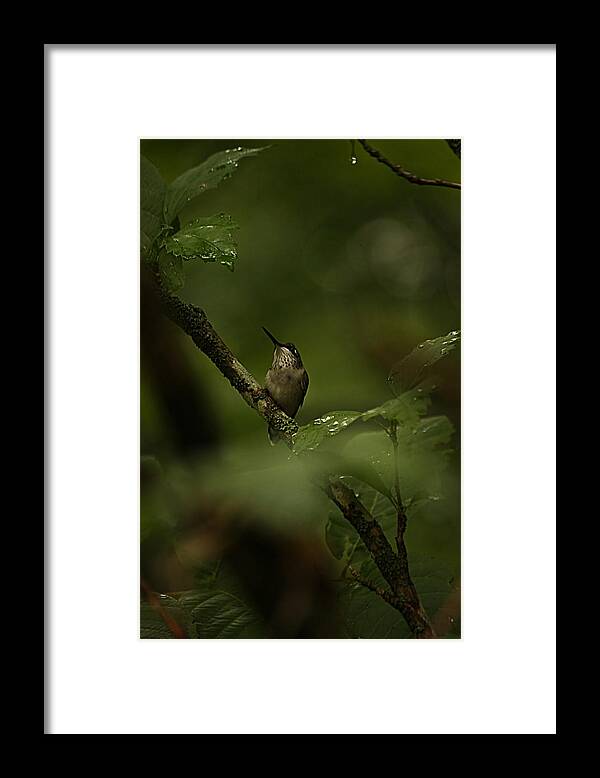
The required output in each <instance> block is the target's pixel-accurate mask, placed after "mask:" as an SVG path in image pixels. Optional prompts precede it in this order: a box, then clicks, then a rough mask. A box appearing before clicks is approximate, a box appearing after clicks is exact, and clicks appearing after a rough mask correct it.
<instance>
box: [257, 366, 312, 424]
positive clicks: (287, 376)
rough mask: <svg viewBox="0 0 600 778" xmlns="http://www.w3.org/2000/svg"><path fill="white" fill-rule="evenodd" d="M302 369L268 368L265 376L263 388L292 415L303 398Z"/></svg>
mask: <svg viewBox="0 0 600 778" xmlns="http://www.w3.org/2000/svg"><path fill="white" fill-rule="evenodd" d="M304 372H305V371H304V370H303V369H298V368H294V367H284V368H279V369H277V370H273V369H271V370H269V371H268V372H267V375H266V378H265V389H266V390H267V391H268V392H269V394H270V395H271V397H272V398H273V399H274V400H275V402H276V403H277V405H278V406H279V407H280V408H281V410H283V411H285V412H286V413H287V415H288V416H291V417H294V416H295V415H296V413H297V412H298V408H299V407H300V405H301V403H302V400H303V399H304V388H303V382H302V378H303V375H304Z"/></svg>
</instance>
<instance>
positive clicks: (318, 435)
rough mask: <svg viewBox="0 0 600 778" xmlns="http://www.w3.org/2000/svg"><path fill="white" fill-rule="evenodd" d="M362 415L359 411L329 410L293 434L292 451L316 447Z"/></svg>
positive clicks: (308, 449) (309, 449)
mask: <svg viewBox="0 0 600 778" xmlns="http://www.w3.org/2000/svg"><path fill="white" fill-rule="evenodd" d="M362 415H363V414H362V413H361V412H360V411H330V412H329V413H326V414H325V415H324V416H321V417H320V418H318V419H315V420H314V421H312V422H311V423H310V424H305V425H304V426H303V427H300V429H299V430H298V432H297V433H296V434H295V435H294V451H295V452H296V453H297V454H299V453H301V452H304V451H312V450H314V449H316V448H318V447H319V446H320V445H321V443H322V442H323V441H324V440H325V439H326V438H329V437H332V436H333V435H337V434H338V433H339V432H341V431H342V430H343V429H345V428H346V427H349V426H350V425H351V424H352V423H353V422H355V421H356V420H357V419H360V417H361V416H362Z"/></svg>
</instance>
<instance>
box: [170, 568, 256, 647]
mask: <svg viewBox="0 0 600 778" xmlns="http://www.w3.org/2000/svg"><path fill="white" fill-rule="evenodd" d="M196 578H197V581H198V587H197V588H196V589H192V590H190V591H185V592H174V593H172V594H171V595H170V598H171V599H172V601H173V602H174V603H175V605H176V607H177V608H178V612H179V613H180V614H182V615H181V618H183V619H184V621H185V624H186V625H187V626H188V634H189V636H190V637H191V638H250V637H253V638H259V637H264V625H263V622H262V620H261V618H260V617H259V616H258V615H257V614H256V612H255V611H254V610H253V609H252V607H251V606H250V605H249V604H248V603H247V602H246V600H245V595H244V592H243V589H242V588H241V586H240V584H239V582H238V580H237V578H236V577H235V575H234V574H233V572H232V571H231V570H230V569H228V568H227V567H224V566H223V565H221V564H218V563H216V564H215V563H212V564H207V565H205V566H203V567H202V568H201V569H200V570H199V571H198V575H197V577H196Z"/></svg>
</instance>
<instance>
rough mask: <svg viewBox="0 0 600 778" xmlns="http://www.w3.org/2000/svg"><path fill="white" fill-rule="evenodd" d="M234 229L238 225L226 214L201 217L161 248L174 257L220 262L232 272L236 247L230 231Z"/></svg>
mask: <svg viewBox="0 0 600 778" xmlns="http://www.w3.org/2000/svg"><path fill="white" fill-rule="evenodd" d="M237 229H238V225H237V224H236V223H235V222H234V221H232V219H231V216H228V215H227V214H224V213H220V214H218V215H216V216H203V217H201V218H199V219H194V221H192V222H190V224H188V225H187V226H186V227H184V228H183V229H182V230H179V232H177V233H175V234H174V235H170V236H169V237H168V238H167V239H166V241H165V244H164V247H165V250H166V251H167V252H168V253H169V254H172V255H173V256H175V257H180V258H181V259H201V260H203V261H204V262H220V263H221V264H222V265H226V266H227V267H228V268H229V269H230V270H233V263H234V261H235V260H236V259H237V245H236V243H235V241H234V239H233V236H232V232H233V230H237Z"/></svg>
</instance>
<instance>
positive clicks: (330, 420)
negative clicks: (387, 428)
mask: <svg viewBox="0 0 600 778" xmlns="http://www.w3.org/2000/svg"><path fill="white" fill-rule="evenodd" d="M433 389H435V384H434V383H433V382H432V381H429V380H427V381H422V382H421V383H420V384H419V385H418V386H416V387H414V388H413V389H411V390H410V391H408V392H405V393H404V394H402V395H400V396H399V397H393V398H392V399H391V400H388V401H387V402H385V403H383V404H382V405H378V406H377V407H376V408H371V409H370V410H368V411H329V412H328V413H326V414H324V415H323V416H321V417H319V418H318V419H315V420H314V421H312V422H311V423H310V424H305V425H304V426H303V427H300V429H299V430H298V432H297V433H296V434H295V435H294V451H295V452H296V453H297V454H300V453H303V452H306V451H314V450H315V449H316V448H318V447H319V446H320V445H321V444H322V443H323V442H324V441H325V440H327V439H328V438H331V437H333V436H334V435H337V434H339V433H340V432H341V431H342V430H344V429H346V428H347V427H349V426H350V425H351V424H354V422H355V421H358V420H359V419H361V420H362V421H371V420H372V419H375V418H381V419H383V420H385V421H392V420H395V421H397V422H398V424H400V425H401V426H402V425H403V426H408V427H410V428H414V427H416V426H417V425H418V424H419V417H420V416H422V415H423V414H425V413H426V412H427V409H428V407H429V404H430V399H429V393H430V392H431V391H432V390H433Z"/></svg>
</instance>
